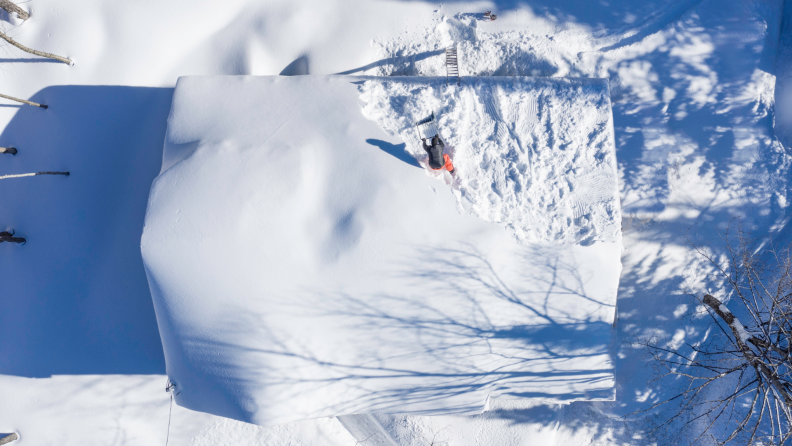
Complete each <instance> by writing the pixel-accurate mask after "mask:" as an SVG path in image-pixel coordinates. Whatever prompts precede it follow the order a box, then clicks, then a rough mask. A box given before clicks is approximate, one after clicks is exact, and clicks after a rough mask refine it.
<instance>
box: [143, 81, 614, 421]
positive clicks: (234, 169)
mask: <svg viewBox="0 0 792 446" xmlns="http://www.w3.org/2000/svg"><path fill="white" fill-rule="evenodd" d="M365 80H366V79H361V78H350V77H344V76H328V77H324V76H295V77H187V78H181V79H180V80H179V82H178V84H177V87H176V91H175V93H174V97H173V106H172V110H171V115H170V117H169V120H168V131H167V134H166V141H165V153H164V155H163V171H162V173H161V174H160V175H159V177H157V179H156V180H155V181H154V184H153V185H152V189H151V195H150V197H149V204H148V209H147V213H146V221H145V228H144V231H143V237H142V241H141V249H142V254H143V260H144V264H145V267H146V272H147V276H148V279H149V284H150V286H151V292H152V298H153V300H154V306H155V309H156V312H157V322H158V325H159V329H160V333H161V336H162V342H163V347H164V351H165V357H166V363H167V373H168V376H169V377H170V379H171V380H172V381H173V382H174V383H175V384H176V386H177V389H178V391H179V392H180V393H179V394H178V395H176V396H175V398H176V402H177V403H178V404H180V405H182V406H184V407H188V408H190V409H193V410H199V411H204V412H209V413H213V414H216V415H221V416H225V417H229V418H234V419H237V420H241V421H246V422H252V423H257V424H277V423H284V422H289V421H293V420H299V419H309V418H317V417H325V416H336V415H344V414H355V413H372V412H375V413H376V412H379V413H423V414H433V415H436V414H453V413H455V414H474V413H479V412H481V411H482V410H484V408H485V404H486V402H487V401H488V399H492V398H499V399H524V398H541V399H546V400H556V401H571V400H581V399H587V400H595V399H610V398H613V384H614V383H613V365H612V362H611V358H610V354H609V350H608V345H609V343H610V337H611V334H612V323H613V320H614V308H615V303H616V291H617V289H618V282H619V272H620V256H621V245H620V244H619V243H613V242H599V243H595V244H593V245H590V246H580V245H575V244H562V245H558V244H553V243H548V242H534V243H518V242H517V241H516V240H515V238H514V236H513V235H512V234H510V233H509V231H507V230H505V229H504V228H503V227H502V226H500V225H496V224H492V223H488V222H485V221H483V220H482V219H481V218H478V217H475V216H471V215H466V214H460V213H459V212H458V211H457V208H456V206H457V203H456V201H455V198H454V196H453V193H452V188H450V187H445V186H443V185H442V183H439V182H438V181H437V180H436V179H434V178H432V177H430V176H427V175H426V174H425V173H424V172H425V171H424V169H421V168H419V167H417V163H415V160H414V159H413V158H411V157H410V156H408V155H407V154H406V153H405V152H404V146H403V145H402V144H400V141H398V140H397V139H395V138H393V137H389V136H388V135H387V134H385V133H384V132H383V131H382V130H381V129H380V128H379V127H378V125H377V124H376V123H375V122H373V121H371V120H368V119H366V118H365V117H364V116H363V114H362V113H361V108H360V104H359V92H358V87H359V86H360V85H361V84H362V83H363V82H364V81H365ZM369 80H370V79H369ZM504 81H509V80H508V79H506V80H504ZM515 81H516V82H522V80H519V79H517V80H511V82H515ZM390 82H395V81H390ZM405 82H406V81H405ZM427 82H428V83H427V84H425V85H437V84H438V82H437V80H428V81H427ZM372 85H373V84H372ZM406 85H417V84H414V83H412V84H410V83H407V84H406ZM576 85H577V84H576ZM367 88H368V87H367ZM393 88H395V87H393ZM433 88H434V87H433ZM500 88H508V87H507V86H503V87H500ZM582 93H583V94H585V88H584V89H582ZM469 99H472V97H469ZM383 110H385V109H383ZM447 115H449V113H446V114H444V116H447ZM551 115H552V114H551ZM552 116H556V115H552ZM410 119H411V118H410ZM444 119H448V118H447V117H446V118H444ZM443 122H445V121H443ZM404 125H405V126H409V125H411V122H410V120H407V122H406V123H405V124H404ZM454 144H455V146H456V147H457V150H460V149H459V147H461V145H460V144H459V143H457V142H456V141H454ZM573 146H574V144H570V145H569V146H568V147H566V148H565V150H566V151H562V152H559V154H572V153H577V155H576V156H585V155H586V153H588V152H580V150H578V149H576V148H573ZM553 147H555V146H553ZM411 150H412V148H411ZM459 153H462V152H461V151H460V152H459ZM459 159H460V160H461V161H462V166H460V168H463V169H465V170H466V171H467V172H471V173H472V172H474V170H473V169H472V165H471V164H469V163H466V162H464V161H463V160H464V157H462V156H460V158H459ZM498 162H500V161H497V160H496V159H493V160H492V163H493V164H497V163H498ZM568 163H569V161H568V160H566V159H565V158H563V157H561V158H560V159H559V169H561V168H566V167H564V166H566V165H567V164H568ZM573 164H574V163H573ZM438 186H439V187H438ZM466 187H467V186H466ZM432 188H434V190H432ZM515 212H516V211H515ZM515 215H520V214H515Z"/></svg>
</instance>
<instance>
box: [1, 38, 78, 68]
mask: <svg viewBox="0 0 792 446" xmlns="http://www.w3.org/2000/svg"><path fill="white" fill-rule="evenodd" d="M0 38H2V39H3V40H5V41H6V42H8V43H10V44H11V45H14V46H15V47H17V48H19V49H20V50H22V51H25V52H28V53H30V54H35V55H36V56H41V57H46V58H49V59H54V60H57V61H59V62H63V63H65V64H69V65H74V61H72V60H71V59H67V58H65V57H61V56H58V55H55V54H52V53H45V52H44V51H39V50H34V49H33V48H28V47H26V46H25V45H22V44H21V43H19V42H17V41H16V40H14V39H12V38H10V37H8V36H7V35H6V34H5V33H0Z"/></svg>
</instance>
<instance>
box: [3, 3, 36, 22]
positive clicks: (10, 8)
mask: <svg viewBox="0 0 792 446" xmlns="http://www.w3.org/2000/svg"><path fill="white" fill-rule="evenodd" d="M0 8H3V9H5V10H6V12H8V13H9V14H16V15H17V17H19V18H20V19H22V20H27V19H29V18H30V14H28V13H27V12H26V11H25V10H24V9H22V8H20V7H19V6H17V5H16V4H14V3H11V2H10V1H8V0H0Z"/></svg>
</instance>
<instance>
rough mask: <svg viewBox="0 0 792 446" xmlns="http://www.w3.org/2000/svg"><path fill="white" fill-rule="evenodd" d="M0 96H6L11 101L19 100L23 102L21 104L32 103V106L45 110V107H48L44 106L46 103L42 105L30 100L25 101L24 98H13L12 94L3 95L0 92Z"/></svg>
mask: <svg viewBox="0 0 792 446" xmlns="http://www.w3.org/2000/svg"><path fill="white" fill-rule="evenodd" d="M0 98H6V99H10V100H12V101H17V102H21V103H23V104H28V105H33V106H36V107H41V108H43V109H45V110H46V109H47V108H49V107H47V106H46V105H44V104H39V103H37V102H30V101H26V100H24V99H19V98H15V97H13V96H6V95H4V94H0Z"/></svg>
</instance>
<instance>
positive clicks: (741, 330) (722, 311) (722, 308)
mask: <svg viewBox="0 0 792 446" xmlns="http://www.w3.org/2000/svg"><path fill="white" fill-rule="evenodd" d="M704 303H705V304H707V306H709V307H710V308H712V310H713V311H714V312H715V314H717V315H718V316H719V317H720V318H721V319H723V320H724V321H725V322H726V324H727V325H728V326H729V328H731V330H732V333H734V338H735V342H736V344H737V348H738V349H739V350H740V352H741V353H742V354H743V356H745V359H747V360H748V363H750V364H751V366H753V367H754V368H755V369H756V371H757V372H759V373H760V374H761V375H764V378H765V379H766V380H768V381H769V382H770V383H771V384H772V385H773V388H774V389H775V391H776V392H778V394H779V395H781V398H782V399H783V400H784V404H785V405H786V406H787V407H792V396H790V395H789V392H787V390H786V387H784V385H783V384H781V382H779V381H778V377H777V376H776V374H775V373H773V371H772V370H770V369H769V368H768V367H767V366H766V365H765V364H764V363H763V362H762V361H761V360H760V359H759V358H758V357H757V356H756V354H755V353H754V352H753V350H751V348H750V347H749V346H748V342H751V343H752V344H754V345H757V344H761V343H763V341H762V340H761V339H757V338H755V337H754V336H751V334H750V333H748V332H747V331H745V327H744V326H743V324H742V323H741V322H740V320H739V319H737V318H736V317H735V316H734V315H733V314H732V313H731V311H729V309H728V308H726V305H723V304H722V303H721V302H720V301H719V300H718V299H716V298H715V297H714V296H711V295H709V294H705V295H704ZM757 341H758V342H757Z"/></svg>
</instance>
